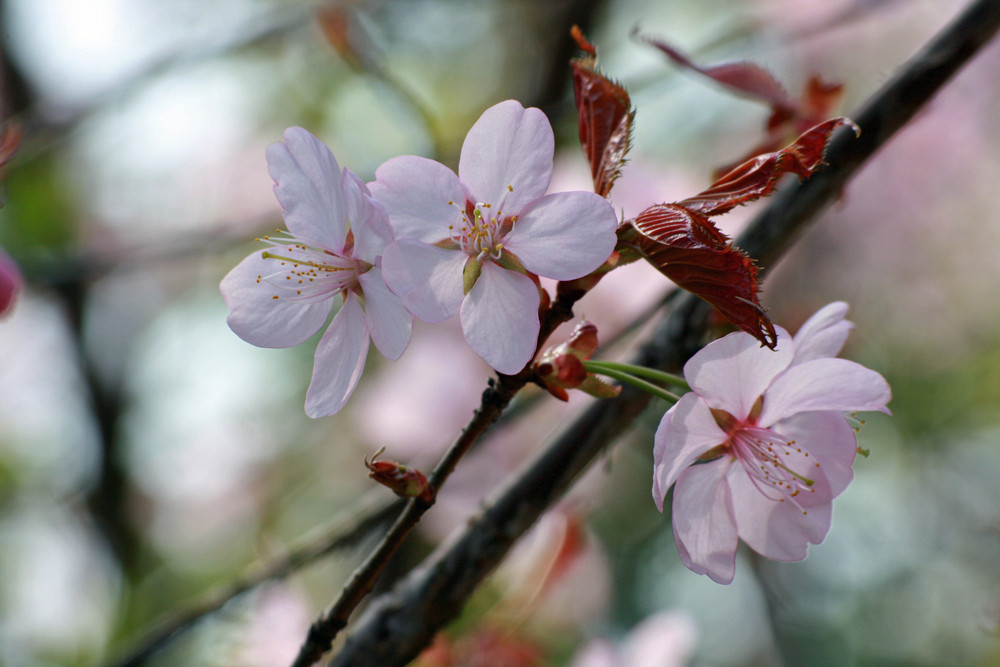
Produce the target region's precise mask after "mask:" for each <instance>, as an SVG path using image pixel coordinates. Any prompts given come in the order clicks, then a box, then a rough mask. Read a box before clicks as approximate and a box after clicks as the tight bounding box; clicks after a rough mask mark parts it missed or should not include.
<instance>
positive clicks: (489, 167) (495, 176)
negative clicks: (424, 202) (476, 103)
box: [458, 100, 555, 215]
mask: <svg viewBox="0 0 1000 667" xmlns="http://www.w3.org/2000/svg"><path fill="white" fill-rule="evenodd" d="M554 152H555V138H554V136H553V134H552V126H551V125H550V124H549V120H548V118H546V117H545V114H544V113H542V112H541V110H539V109H535V108H529V109H525V108H524V107H522V106H521V103H520V102H517V101H515V100H507V101H506V102H501V103H500V104H496V105H494V106H492V107H490V108H489V109H487V110H486V111H484V112H483V115H482V116H480V117H479V120H477V121H476V124H475V125H473V126H472V128H471V129H470V130H469V133H468V134H467V135H466V137H465V143H463V144H462V155H461V157H460V159H459V163H458V176H459V178H460V179H461V181H462V184H463V185H464V186H465V187H466V188H467V190H468V192H469V194H470V195H472V196H473V197H474V198H475V202H473V203H476V202H488V203H490V204H492V205H493V206H494V207H499V208H501V209H502V210H503V212H504V213H506V214H507V215H512V214H515V213H518V212H519V211H520V210H521V209H522V208H523V207H524V206H525V204H527V203H528V202H530V201H531V200H533V199H537V198H538V197H541V196H542V195H544V194H545V191H546V190H547V189H548V187H549V180H550V179H551V178H552V157H553V154H554ZM501 202H502V203H503V204H502V206H501Z"/></svg>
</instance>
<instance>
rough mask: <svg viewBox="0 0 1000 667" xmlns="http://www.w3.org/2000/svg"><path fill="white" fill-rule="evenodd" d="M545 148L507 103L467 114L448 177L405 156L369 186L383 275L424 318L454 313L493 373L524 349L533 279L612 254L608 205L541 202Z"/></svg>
mask: <svg viewBox="0 0 1000 667" xmlns="http://www.w3.org/2000/svg"><path fill="white" fill-rule="evenodd" d="M554 146H555V140H554V137H553V134H552V127H551V126H550V125H549V122H548V119H547V118H546V117H545V115H544V114H543V113H542V112H541V111H540V110H538V109H525V108H524V107H522V106H521V105H520V103H518V102H516V101H513V100H508V101H506V102H501V103H500V104H497V105H495V106H493V107H491V108H489V109H487V110H486V111H485V112H484V113H483V115H482V116H481V117H480V118H479V120H478V121H477V122H476V124H475V125H473V126H472V129H471V130H469V134H468V135H467V136H466V138H465V143H464V144H463V146H462V154H461V158H460V160H459V166H458V175H456V174H455V173H454V172H452V171H451V170H450V169H449V168H447V167H445V166H444V165H442V164H439V163H437V162H434V161H433V160H428V159H425V158H420V157H415V156H403V157H398V158H394V159H392V160H389V161H388V162H386V163H385V164H383V165H382V166H381V167H379V168H378V170H377V171H376V173H375V177H376V180H375V182H374V183H371V184H369V186H370V188H371V191H372V193H373V194H374V196H375V199H376V200H377V201H379V202H380V203H382V204H383V205H384V206H385V208H386V211H387V212H388V215H389V222H390V224H391V225H392V227H393V230H394V231H395V233H396V235H397V237H398V238H399V240H398V241H396V242H395V243H394V244H392V245H390V246H389V247H388V248H386V251H385V258H384V259H385V277H386V281H387V282H388V284H389V286H390V288H391V289H392V290H393V291H394V292H395V293H397V294H399V295H400V296H401V297H402V298H403V303H404V304H405V305H406V307H407V308H408V309H409V310H410V311H411V312H412V313H413V314H414V315H416V316H417V317H418V318H420V319H422V320H424V321H426V322H431V323H434V322H441V321H443V320H446V319H448V318H449V317H452V316H454V315H455V314H456V313H460V314H461V322H462V329H463V331H464V333H465V337H466V340H467V341H468V342H469V345H471V346H472V349H473V350H475V352H476V353H477V354H478V355H479V356H480V357H482V358H483V359H484V360H485V361H486V362H487V363H489V364H490V366H492V367H493V368H495V369H496V370H497V371H499V372H501V373H516V372H518V371H520V370H521V369H522V368H523V367H524V366H525V364H527V363H528V362H529V361H530V360H531V358H532V356H533V355H534V352H535V343H536V339H537V337H538V329H539V321H538V305H539V287H538V285H537V282H536V280H534V279H533V275H537V276H545V277H547V278H553V279H556V280H573V279H576V278H580V277H583V276H585V275H587V274H588V273H590V272H591V271H593V270H595V269H597V268H598V267H599V266H600V265H601V264H602V263H603V262H604V261H605V260H606V259H607V258H608V256H609V255H610V254H611V252H612V250H614V246H615V243H616V236H615V229H616V227H617V224H618V220H617V217H616V216H615V212H614V209H613V208H612V207H611V205H610V204H609V203H608V202H607V201H606V200H605V199H603V198H602V197H599V196H597V195H596V194H594V193H592V192H561V193H556V194H549V195H546V194H545V192H546V190H547V189H548V186H549V181H550V179H551V176H552V158H553V150H554Z"/></svg>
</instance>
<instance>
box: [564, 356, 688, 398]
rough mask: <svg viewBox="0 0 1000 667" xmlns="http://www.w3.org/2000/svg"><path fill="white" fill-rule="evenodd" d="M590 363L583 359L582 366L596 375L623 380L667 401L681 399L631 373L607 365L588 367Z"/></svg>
mask: <svg viewBox="0 0 1000 667" xmlns="http://www.w3.org/2000/svg"><path fill="white" fill-rule="evenodd" d="M592 363H594V362H592V361H585V362H583V366H584V368H586V369H587V370H588V371H589V372H592V373H596V374H598V375H604V376H607V377H609V378H614V379H615V380H618V381H619V382H624V383H625V384H630V385H632V386H633V387H635V388H636V389H641V390H642V391H645V392H648V393H650V394H652V395H653V396H659V397H660V398H662V399H663V400H665V401H667V402H668V403H676V402H677V401H679V400H681V397H680V396H677V395H676V394H672V393H670V392H669V391H667V390H666V389H664V388H663V387H658V386H656V385H655V384H653V383H652V382H647V381H646V380H643V379H641V378H637V377H636V376H634V375H631V374H630V373H626V372H625V371H620V370H616V369H613V368H607V367H602V368H590V367H589V365H590V364H592Z"/></svg>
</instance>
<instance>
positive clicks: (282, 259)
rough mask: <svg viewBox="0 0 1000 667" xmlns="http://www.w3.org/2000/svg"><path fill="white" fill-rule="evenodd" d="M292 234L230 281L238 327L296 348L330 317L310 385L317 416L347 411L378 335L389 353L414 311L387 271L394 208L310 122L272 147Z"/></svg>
mask: <svg viewBox="0 0 1000 667" xmlns="http://www.w3.org/2000/svg"><path fill="white" fill-rule="evenodd" d="M267 164H268V171H269V172H270V174H271V178H272V179H273V180H274V192H275V195H276V196H277V198H278V202H279V203H280V204H281V207H282V209H283V214H284V219H285V224H286V225H287V226H288V232H287V233H279V234H278V235H276V236H266V237H264V238H263V239H262V240H263V241H264V242H265V244H266V245H267V246H268V247H267V248H265V249H264V250H258V251H257V252H254V253H253V254H251V255H250V256H249V257H247V258H246V259H244V260H243V261H242V262H240V264H239V265H237V266H236V268H234V269H233V270H232V271H230V272H229V274H228V275H227V276H226V277H225V278H224V279H223V280H222V284H221V286H220V288H221V291H222V296H223V297H224V298H225V300H226V304H227V305H228V306H229V309H230V311H231V312H230V314H229V318H228V320H227V321H228V323H229V327H230V328H231V329H232V330H233V331H234V332H235V333H236V334H237V335H238V336H239V337H240V338H242V339H243V340H245V341H247V342H249V343H252V344H254V345H257V346H260V347H292V346H294V345H298V344H299V343H302V342H304V341H305V340H306V339H308V338H309V337H310V336H312V335H313V334H315V333H316V332H317V331H319V330H320V329H321V328H322V327H323V325H324V324H326V322H327V320H328V318H329V316H330V312H331V311H332V310H333V307H334V302H335V301H336V300H337V297H338V296H342V297H343V304H342V305H341V307H340V309H339V310H338V311H337V314H336V315H335V316H334V318H333V321H332V322H331V323H330V326H329V327H328V328H327V330H326V332H325V333H324V334H323V337H322V338H321V339H320V341H319V344H318V346H317V348H316V359H315V364H314V367H313V375H312V382H311V383H310V385H309V391H308V392H307V394H306V413H307V414H308V415H309V416H310V417H321V416H323V415H331V414H334V413H336V412H337V411H339V410H340V409H341V408H342V407H343V406H344V404H345V403H346V402H347V399H348V398H349V397H350V395H351V392H353V391H354V387H355V386H356V385H357V383H358V379H359V378H360V377H361V372H362V370H363V369H364V365H365V359H366V358H367V355H368V346H369V339H370V340H372V341H374V342H375V347H377V348H378V350H379V351H380V352H382V354H384V355H385V356H386V357H388V358H389V359H398V358H399V356H400V355H401V354H402V353H403V350H404V349H405V348H406V345H407V343H409V340H410V332H411V328H412V325H413V318H412V316H411V315H410V314H409V313H408V312H407V311H406V309H405V308H404V307H403V304H402V302H401V301H400V300H399V298H398V297H397V296H396V295H394V294H393V293H392V292H390V291H389V289H388V288H387V287H386V285H385V282H384V281H383V279H382V270H381V267H380V264H381V254H382V251H383V249H384V248H385V246H386V245H387V244H389V243H391V242H392V240H393V237H392V232H391V230H390V228H389V226H388V222H387V221H386V218H385V212H384V211H383V210H382V209H381V207H380V206H379V205H378V204H377V203H375V202H374V201H372V199H371V194H370V193H369V192H368V189H367V188H366V186H365V184H364V183H363V182H362V181H361V180H360V179H359V178H358V177H357V176H356V175H354V174H353V173H352V172H351V171H350V170H348V169H344V170H341V168H340V167H339V165H338V164H337V161H336V159H335V158H334V157H333V154H332V153H331V152H330V149H329V148H327V147H326V146H325V145H324V144H323V143H322V142H321V141H320V140H319V139H317V138H316V137H314V136H313V135H312V134H310V133H309V132H307V131H306V130H303V129H302V128H298V127H292V128H289V129H288V130H286V131H285V141H284V142H282V143H276V144H272V145H271V146H270V147H268V149H267Z"/></svg>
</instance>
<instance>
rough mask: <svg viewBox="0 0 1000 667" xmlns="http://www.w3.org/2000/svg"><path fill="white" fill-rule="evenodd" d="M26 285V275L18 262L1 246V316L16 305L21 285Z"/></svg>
mask: <svg viewBox="0 0 1000 667" xmlns="http://www.w3.org/2000/svg"><path fill="white" fill-rule="evenodd" d="M23 286H24V276H22V275H21V269H20V268H18V266H17V262H15V261H14V260H13V259H11V257H10V255H8V254H7V253H6V252H4V249H3V248H0V316H2V315H6V314H7V313H8V312H9V311H10V309H11V308H13V307H14V301H15V300H16V299H17V295H18V293H19V292H20V291H21V287H23Z"/></svg>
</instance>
